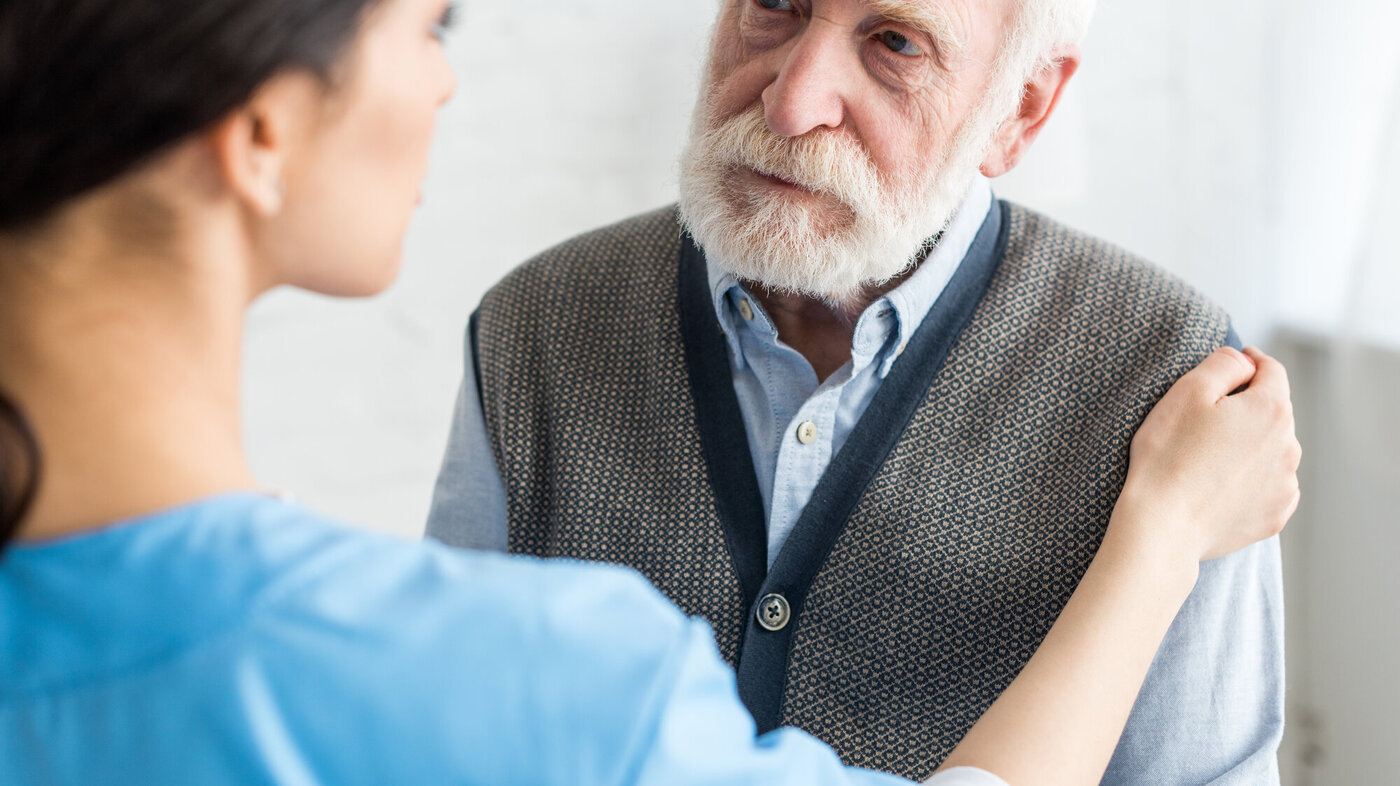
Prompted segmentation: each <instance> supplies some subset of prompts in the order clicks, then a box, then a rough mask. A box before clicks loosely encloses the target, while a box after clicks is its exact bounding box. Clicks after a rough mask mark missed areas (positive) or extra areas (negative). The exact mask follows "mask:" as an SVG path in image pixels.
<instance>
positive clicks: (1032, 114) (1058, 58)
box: [982, 44, 1084, 177]
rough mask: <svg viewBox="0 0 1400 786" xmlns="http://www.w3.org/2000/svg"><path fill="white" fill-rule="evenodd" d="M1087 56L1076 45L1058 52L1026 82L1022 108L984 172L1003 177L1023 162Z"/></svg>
mask: <svg viewBox="0 0 1400 786" xmlns="http://www.w3.org/2000/svg"><path fill="white" fill-rule="evenodd" d="M1083 59H1084V55H1083V52H1081V51H1080V49H1079V46H1078V45H1075V44H1072V45H1070V46H1067V47H1064V48H1063V49H1060V50H1059V51H1057V52H1056V53H1055V56H1054V60H1053V61H1052V62H1051V64H1050V66H1049V67H1048V68H1046V69H1045V70H1043V71H1041V72H1040V73H1038V74H1036V75H1035V76H1034V77H1032V78H1031V81H1029V82H1027V83H1026V86H1025V89H1024V91H1023V93H1022V97H1021V107H1020V109H1019V110H1018V111H1017V112H1016V114H1015V116H1013V117H1012V118H1011V119H1010V120H1008V121H1006V123H1005V124H1003V125H1002V127H1001V130H1000V131H998V132H997V136H996V139H995V141H994V142H993V143H992V148H991V151H990V152H988V153H987V157H986V158H985V159H984V160H983V161H982V174H984V175H986V176H987V177H1000V176H1001V175H1004V174H1006V173H1007V172H1010V171H1011V170H1012V169H1014V168H1015V167H1016V165H1017V164H1019V163H1021V159H1022V158H1024V157H1025V155H1026V152H1027V151H1029V150H1030V149H1031V144H1032V143H1033V142H1035V139H1036V137H1038V136H1040V132H1041V130H1042V129H1044V128H1045V123H1046V121H1048V120H1049V119H1050V115H1052V114H1054V112H1055V107H1056V106H1058V105H1059V103H1060V96H1062V95H1064V90H1065V85H1067V84H1069V80H1070V79H1071V78H1072V77H1073V76H1074V73H1075V72H1076V71H1078V70H1079V64H1080V62H1082V61H1083Z"/></svg>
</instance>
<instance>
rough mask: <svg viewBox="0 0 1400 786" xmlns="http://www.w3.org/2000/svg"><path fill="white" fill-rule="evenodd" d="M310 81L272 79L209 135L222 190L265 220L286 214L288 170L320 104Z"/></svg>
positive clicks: (296, 77)
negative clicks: (309, 117)
mask: <svg viewBox="0 0 1400 786" xmlns="http://www.w3.org/2000/svg"><path fill="white" fill-rule="evenodd" d="M308 79H310V77H307V76H305V75H301V74H285V75H281V76H277V77H273V78H272V79H271V80H270V81H269V82H268V83H267V84H265V85H263V86H262V87H260V88H259V89H258V91H257V92H256V93H254V94H253V96H252V97H251V98H250V99H248V101H247V102H246V103H244V104H243V105H242V106H240V107H238V108H237V109H235V110H233V111H232V112H229V113H228V115H226V116H225V117H224V118H223V119H222V120H220V121H218V122H217V123H215V124H214V125H213V126H211V127H210V128H209V130H208V131H207V132H206V133H205V135H204V138H205V142H206V144H207V145H208V150H209V152H210V153H211V154H212V156H213V160H214V163H215V166H216V169H217V171H218V173H219V175H220V177H221V179H222V180H223V183H224V186H225V187H226V188H227V189H228V191H229V192H230V193H231V194H233V195H234V197H235V198H237V199H238V200H239V201H240V202H242V203H243V205H244V206H245V207H246V208H248V209H249V210H251V211H253V212H255V213H257V214H258V215H262V216H272V215H276V214H277V213H278V212H280V211H281V210H282V204H283V202H284V199H285V196H286V195H285V190H286V180H285V177H286V170H287V164H288V160H289V158H290V157H291V155H292V153H293V150H294V148H295V146H296V143H297V141H298V139H299V137H300V135H301V134H303V133H304V131H305V128H306V124H307V122H308V112H309V111H310V109H309V107H314V106H316V105H317V104H316V101H315V100H314V99H315V98H316V96H315V95H308V91H309V90H310V92H313V93H314V92H315V86H314V85H311V86H308V84H307V80H308Z"/></svg>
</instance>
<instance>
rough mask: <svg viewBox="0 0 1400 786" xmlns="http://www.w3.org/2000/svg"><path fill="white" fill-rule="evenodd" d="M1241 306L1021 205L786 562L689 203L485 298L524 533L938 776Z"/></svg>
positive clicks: (483, 364) (856, 444) (493, 370)
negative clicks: (613, 565) (599, 570)
mask: <svg viewBox="0 0 1400 786" xmlns="http://www.w3.org/2000/svg"><path fill="white" fill-rule="evenodd" d="M1228 329H1229V328H1228V322H1227V319H1226V317H1225V315H1224V314H1223V313H1222V312H1221V311H1220V310H1218V309H1217V308H1215V307H1214V306H1212V305H1210V304H1209V303H1207V302H1206V301H1205V300H1204V299H1202V298H1201V297H1200V296H1199V295H1197V294H1196V293H1194V292H1193V291H1192V290H1190V289H1188V288H1187V287H1186V286H1184V285H1183V284H1181V283H1179V282H1178V281H1176V280H1175V279H1173V278H1171V277H1169V276H1167V275H1166V274H1164V273H1162V272H1161V271H1159V270H1156V269H1154V268H1152V267H1150V266H1148V265H1147V264H1145V263H1143V262H1141V261H1139V260H1137V259H1135V258H1133V257H1131V256H1129V255H1128V254H1126V253H1124V252H1122V251H1120V250H1118V249H1115V248H1113V247H1110V246H1108V245H1106V244H1104V243H1102V242H1100V241H1098V240H1095V239H1092V238H1090V237H1086V236H1084V235H1082V234H1079V233H1076V232H1074V231H1072V230H1069V229H1066V228H1065V227H1062V226H1059V225H1057V224H1055V223H1054V222H1052V221H1050V220H1049V219H1047V218H1045V217H1043V216H1040V215H1037V214H1035V213H1033V212H1030V211H1028V210H1026V209H1024V208H1020V207H1016V206H1012V205H1009V204H1006V203H1000V204H999V205H997V206H995V207H994V208H993V210H992V211H991V212H990V214H989V217H988V219H987V221H986V223H985V224H984V225H983V227H982V230H981V232H980V233H979V235H978V237H977V240H976V241H975V242H974V244H973V247H972V249H971V251H969V253H968V256H967V258H966V259H965V260H964V261H963V263H962V264H961V266H960V267H959V269H958V271H957V273H956V275H955V276H954V278H953V280H952V281H951V282H950V283H949V285H948V287H947V289H946V290H945V291H944V293H943V294H942V295H941V296H940V298H939V300H938V301H937V302H936V303H935V305H934V307H933V309H932V310H931V311H930V312H929V314H928V316H927V317H926V318H925V320H924V323H923V325H922V326H920V328H919V329H918V331H917V332H916V333H915V335H914V337H913V339H912V340H911V341H910V343H909V346H908V347H907V349H906V350H905V352H904V353H903V354H902V355H901V356H900V358H899V360H898V362H896V363H895V364H894V366H893V368H892V370H891V372H890V374H889V376H888V377H887V378H886V380H885V381H884V382H883V383H882V385H881V387H880V389H879V392H878V393H877V394H876V396H875V398H874V399H873V400H872V402H871V403H870V405H869V408H868V409H867V411H866V413H865V415H864V416H863V419H862V420H861V421H860V423H859V424H858V425H857V426H856V428H855V429H854V431H853V432H852V434H851V436H850V438H849V439H848V440H847V442H846V444H845V445H844V447H843V448H842V450H841V451H840V453H839V454H838V455H837V456H836V457H835V458H834V459H833V461H832V463H831V465H830V467H829V469H828V471H827V473H826V475H825V476H823V478H822V479H821V482H820V483H819V484H818V487H817V489H816V491H815V493H814V494H813V495H812V499H811V502H810V503H809V504H808V506H807V508H806V509H805V510H804V511H803V513H802V516H801V518H800V519H799V521H798V522H797V524H796V526H795V528H794V530H793V532H792V534H791V535H790V537H789V539H788V541H787V543H786V545H785V546H784V547H783V550H782V552H781V553H780V554H779V555H778V556H777V559H776V560H775V562H774V564H773V568H772V570H768V569H767V568H766V565H767V555H766V553H765V549H766V542H767V537H766V529H765V512H764V510H763V503H762V501H761V497H760V494H759V491H758V484H757V480H756V478H755V475H754V470H753V464H752V459H751V458H750V454H749V450H748V445H747V441H746V440H747V438H746V436H745V430H744V425H743V422H742V416H741V414H740V411H739V408H738V402H737V399H736V397H735V393H734V389H733V384H732V378H731V376H730V366H729V359H728V355H727V351H728V350H727V348H726V345H725V342H724V338H723V335H722V333H721V332H720V328H719V324H718V321H717V319H716V317H715V314H714V309H713V307H712V301H711V298H710V294H709V291H708V286H707V283H706V274H705V264H704V256H703V252H701V251H700V250H699V249H698V248H697V247H696V246H695V245H694V243H693V242H691V241H690V240H689V238H688V237H687V236H685V235H684V234H683V232H682V230H681V228H680V226H679V224H678V221H677V217H676V211H675V210H674V208H669V209H665V210H662V211H659V212H655V213H651V214H649V215H644V216H641V217H638V218H635V219H632V220H630V221H627V222H625V223H622V224H619V225H617V226H614V227H610V228H606V229H602V230H599V231H596V232H593V233H590V234H588V235H584V236H582V237H579V238H576V239H574V240H571V241H569V242H567V243H565V244H563V245H562V246H560V247H558V248H555V249H553V250H551V251H547V252H545V253H544V254H542V255H541V256H540V257H538V258H536V259H534V260H532V261H530V262H528V263H526V264H525V265H523V266H522V267H520V268H519V269H517V270H516V271H515V272H513V273H512V274H511V275H510V276H509V277H507V278H506V279H505V280H504V281H503V282H502V283H501V284H499V285H498V286H497V287H496V288H494V289H493V290H492V291H491V292H490V293H488V294H487V296H486V297H485V299H484V300H483V301H482V305H481V309H480V311H479V312H478V313H477V314H476V316H474V317H473V325H472V330H473V335H474V337H475V341H476V358H477V362H478V365H479V368H478V373H477V379H478V380H479V383H480V395H481V398H482V404H483V409H484V412H485V415H486V422H487V428H488V431H489V434H490V438H491V443H492V448H493V451H494V454H495V457H496V461H497V466H498V467H499V468H500V470H501V474H502V476H503V478H504V480H505V486H506V496H507V509H508V514H509V521H510V530H509V531H510V548H511V551H513V552H517V553H527V554H535V555H542V556H569V557H576V558H581V559H587V560H600V561H608V562H617V563H622V564H625V565H630V566H632V567H635V568H636V569H638V570H640V571H641V572H642V573H644V574H646V576H647V577H649V578H650V579H651V580H652V581H653V582H654V583H655V584H656V586H657V587H659V588H660V589H661V590H662V591H663V592H665V593H666V594H667V595H669V596H670V597H671V598H672V599H673V600H674V601H675V602H676V603H677V604H678V605H679V606H680V607H681V608H682V609H684V610H685V611H686V612H687V613H689V614H692V615H698V616H701V617H704V618H705V619H707V620H708V621H709V622H710V624H711V625H712V626H713V627H714V631H715V637H716V639H717V641H718V643H719V647H720V650H721V652H722V653H723V654H724V656H725V657H726V658H727V659H728V660H729V661H730V662H731V663H732V664H734V665H735V667H736V669H737V672H738V678H739V689H740V695H741V696H742V698H743V699H744V702H745V703H746V704H747V705H748V707H749V709H750V710H751V711H752V712H753V714H754V718H755V720H756V721H757V723H758V726H759V729H760V730H761V731H766V730H768V729H771V728H775V727H777V726H779V725H793V726H798V727H801V728H803V729H806V730H807V731H809V732H811V733H813V734H815V735H816V736H818V737H820V738H821V739H823V740H825V741H827V742H828V743H830V744H831V745H832V746H833V747H835V749H836V750H837V751H838V752H839V753H840V754H841V756H842V758H843V759H844V760H845V761H846V762H847V763H849V764H852V765H856V766H862V767H870V768H875V769H880V770H885V771H889V772H894V773H897V774H900V775H904V776H906V777H910V778H914V779H920V778H925V777H927V776H928V775H929V774H930V773H932V772H933V770H934V769H935V768H936V767H937V766H938V764H939V763H940V762H941V761H942V760H943V759H944V758H945V757H946V756H947V754H948V753H949V751H951V750H952V748H953V746H954V745H956V744H957V742H958V740H960V739H961V738H962V736H963V735H964V734H965V733H966V732H967V730H968V729H969V728H970V727H971V725H972V723H973V722H974V721H976V719H977V718H978V717H979V716H980V715H981V713H982V712H984V711H985V710H986V709H987V707H988V706H989V705H990V704H991V703H992V701H993V700H994V699H995V698H996V697H997V696H998V695H999V694H1000V693H1001V692H1002V691H1003V690H1004V689H1005V688H1006V686H1007V684H1009V683H1010V681H1011V680H1012V679H1013V678H1014V677H1015V676H1016V674H1017V673H1018V672H1019V671H1020V670H1021V668H1022V667H1023V666H1024V665H1025V663H1026V661H1027V660H1028V659H1029V658H1030V656H1031V654H1032V653H1033V652H1034V650H1035V648H1036V646H1037V645H1038V644H1039V643H1040V641H1041V639H1042V638H1043V637H1044V636H1045V634H1046V632H1047V631H1048V630H1049V628H1050V625H1051V624H1052V623H1053V622H1054V620H1055V618H1056V616H1057V615H1058V614H1059V612H1060V610H1061V609H1062V608H1063V607H1064V605H1065V603H1066V602H1067V601H1068V599H1069V596H1070V594H1071V592H1072V591H1073V590H1074V587H1075V586H1076V584H1077V582H1078V580H1079V578H1080V577H1081V576H1082V575H1083V573H1084V571H1085V569H1086V568H1087V567H1088V564H1089V562H1090V560H1091V559H1092V557H1093V555H1094V552H1095V550H1096V549H1097V547H1098V545H1099V543H1100V541H1101V539H1102V537H1103V533H1104V529H1105V527H1106V526H1107V523H1108V519H1109V514H1110V512H1111V510H1112V507H1113V503H1114V500H1115V499H1116V497H1117V494H1118V492H1119V490H1120V489H1121V486H1122V483H1123V480H1124V477H1125V474H1126V464H1127V455H1128V446H1129V441H1130V440H1131V437H1132V435H1133V432H1134V431H1135V429H1136V427H1137V426H1138V424H1139V423H1141V421H1142V419H1143V417H1144V416H1145V415H1146V414H1147V412H1148V410H1149V409H1150V408H1151V406H1152V404H1153V403H1154V402H1155V401H1156V400H1157V399H1158V398H1159V397H1160V396H1161V395H1162V394H1163V393H1164V392H1165V391H1166V389H1167V387H1168V386H1169V385H1170V384H1171V383H1172V381H1173V380H1175V379H1176V378H1177V377H1178V376H1180V375H1181V374H1182V373H1184V372H1185V371H1187V370H1188V369H1190V368H1191V367H1192V366H1193V365H1195V364H1196V363H1197V362H1199V361H1200V360H1201V358H1203V357H1204V356H1205V355H1207V354H1209V353H1210V352H1211V351H1213V350H1214V349H1216V348H1217V347H1219V346H1220V345H1221V344H1222V343H1223V342H1224V341H1225V340H1226V337H1227V332H1228Z"/></svg>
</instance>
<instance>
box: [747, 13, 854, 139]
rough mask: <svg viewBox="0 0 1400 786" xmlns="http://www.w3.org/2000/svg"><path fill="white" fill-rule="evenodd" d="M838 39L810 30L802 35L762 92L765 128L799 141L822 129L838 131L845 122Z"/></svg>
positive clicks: (842, 54)
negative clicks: (802, 137) (806, 135)
mask: <svg viewBox="0 0 1400 786" xmlns="http://www.w3.org/2000/svg"><path fill="white" fill-rule="evenodd" d="M838 38H839V37H838V36H834V35H830V34H828V33H827V32H826V31H822V30H818V29H815V28H813V27H809V28H808V29H807V30H806V31H804V32H803V33H801V34H800V35H799V37H798V38H797V40H796V41H795V42H794V43H793V45H792V47H791V48H790V49H789V50H788V52H787V58H786V59H785V60H784V61H783V63H782V65H780V66H779V68H778V74H777V77H776V78H775V79H774V80H773V83H772V84H770V85H768V87H767V88H765V89H764V91H763V109H764V114H765V116H766V117H767V119H768V127H769V128H770V129H771V130H772V131H773V133H775V134H778V135H780V136H784V137H799V136H802V135H803V134H806V133H808V132H810V131H814V130H816V129H818V128H821V127H823V126H825V127H828V128H839V127H840V126H841V124H842V123H843V122H844V121H845V115H846V102H845V99H844V97H843V95H842V86H843V84H844V81H845V80H844V76H843V72H844V71H845V69H847V68H848V67H849V65H848V64H847V63H846V62H845V60H846V58H848V57H849V56H850V55H849V54H847V53H846V52H844V51H842V47H841V46H840V42H839V41H838V40H837V39H838Z"/></svg>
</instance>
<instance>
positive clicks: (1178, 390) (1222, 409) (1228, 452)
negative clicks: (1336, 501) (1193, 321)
mask: <svg viewBox="0 0 1400 786" xmlns="http://www.w3.org/2000/svg"><path fill="white" fill-rule="evenodd" d="M1246 353H1247V354H1246ZM1232 391H1235V392H1233V393H1232ZM1301 456H1302V448H1301V447H1300V446H1299V444H1298V440H1297V437H1296V436H1295V435H1294V429H1293V407H1292V404H1291V403H1290V401H1289V387H1288V376H1287V374H1286V372H1285V371H1284V369H1283V366H1282V365H1281V364H1279V362H1278V361H1276V360H1274V359H1273V358H1271V357H1269V356H1268V355H1266V354H1264V353H1263V352H1260V351H1259V350H1257V349H1253V348H1251V349H1246V350H1245V353H1240V352H1238V351H1236V350H1234V349H1229V348H1225V349H1221V350H1219V351H1217V352H1215V353H1214V354H1212V355H1211V356H1210V357H1208V358H1206V359H1205V360H1204V361H1202V363H1201V365H1199V366H1197V367H1196V368H1195V369H1194V370H1192V371H1191V372H1190V373H1188V374H1186V375H1185V376H1183V377H1182V378H1181V379H1180V380H1178V381H1177V383H1176V384H1175V385H1173V386H1172V388H1171V390H1169V391H1168V392H1167V395H1166V396H1164V397H1163V398H1162V400H1161V401H1160V402H1158V404H1157V406H1156V407H1155V408H1154V409H1153V410H1152V412H1151V413H1150V414H1149V415H1148V416H1147V419H1146V420H1145V421H1144V422H1143V424H1142V427H1141V428H1140V429H1139V430H1138V432H1137V435H1136V436H1135V437H1134V438H1133V443H1132V448H1131V452H1130V454H1129V464H1128V480H1127V483H1126V485H1125V486H1124V489H1123V495H1122V497H1120V499H1119V504H1118V507H1117V508H1116V509H1115V510H1114V516H1113V522H1112V523H1111V524H1110V525H1109V531H1110V533H1113V532H1114V531H1115V529H1116V530H1117V531H1118V532H1117V534H1118V535H1119V536H1120V537H1121V536H1124V535H1126V536H1129V537H1132V538H1133V539H1134V540H1138V542H1140V543H1146V544H1150V545H1149V548H1151V549H1152V550H1153V551H1154V552H1156V553H1158V554H1162V553H1167V554H1170V553H1176V554H1178V555H1180V557H1181V558H1182V559H1187V560H1191V561H1194V562H1202V561H1205V560H1210V559H1214V558H1216V557H1220V556H1224V555H1226V554H1229V553H1231V552H1233V551H1236V550H1239V549H1241V548H1244V547H1245V546H1248V545H1250V544H1251V543H1255V542H1257V541H1260V540H1263V539H1265V538H1268V537H1271V536H1273V535H1277V534H1278V533H1279V532H1280V531H1282V530H1283V527H1284V524H1286V523H1287V521H1288V519H1289V517H1291V516H1292V515H1293V512H1294V511H1295V510H1297V507H1298V500H1299V490H1298V462H1299V460H1300V458H1301Z"/></svg>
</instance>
